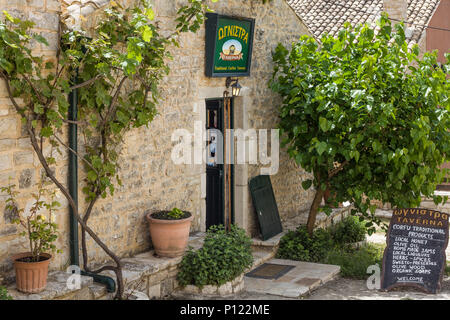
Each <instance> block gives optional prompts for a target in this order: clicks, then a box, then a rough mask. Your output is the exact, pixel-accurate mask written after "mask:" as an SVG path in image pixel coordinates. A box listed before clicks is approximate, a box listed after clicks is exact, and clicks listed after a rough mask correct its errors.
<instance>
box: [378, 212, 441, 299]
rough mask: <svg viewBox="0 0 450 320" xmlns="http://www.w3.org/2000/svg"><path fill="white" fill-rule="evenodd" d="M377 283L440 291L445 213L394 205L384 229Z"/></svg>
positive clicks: (385, 286)
mask: <svg viewBox="0 0 450 320" xmlns="http://www.w3.org/2000/svg"><path fill="white" fill-rule="evenodd" d="M386 242H387V247H386V249H385V251H384V257H383V271H382V278H381V287H382V289H384V290H390V289H392V288H395V287H400V286H410V287H415V288H417V289H419V290H422V291H425V292H427V293H437V292H439V291H440V288H441V282H442V277H443V274H444V269H445V265H446V257H445V249H446V248H447V243H448V214H446V213H443V212H439V211H434V210H429V209H419V208H415V209H395V210H394V212H393V214H392V218H391V222H390V224H389V230H388V233H387V239H386Z"/></svg>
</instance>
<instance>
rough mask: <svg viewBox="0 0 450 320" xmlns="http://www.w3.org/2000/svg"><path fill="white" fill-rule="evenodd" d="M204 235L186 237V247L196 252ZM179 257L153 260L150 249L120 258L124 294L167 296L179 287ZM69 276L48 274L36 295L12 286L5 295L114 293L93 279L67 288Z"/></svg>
mask: <svg viewBox="0 0 450 320" xmlns="http://www.w3.org/2000/svg"><path fill="white" fill-rule="evenodd" d="M203 239H204V233H196V234H193V235H191V236H190V237H189V242H188V246H190V247H192V248H194V249H198V248H200V247H201V246H202V245H203ZM181 260H182V257H176V258H161V257H156V256H155V252H154V251H153V250H151V251H147V252H144V253H141V254H138V255H136V256H134V257H132V258H124V259H122V260H121V261H122V263H123V269H122V273H123V280H124V285H125V290H124V291H125V292H127V291H130V292H133V291H137V292H141V291H144V292H145V293H146V294H147V295H148V296H149V297H150V298H160V297H162V296H165V295H169V294H170V293H171V292H172V291H173V290H175V289H176V288H177V287H178V283H177V281H176V274H177V273H178V264H179V263H180V262H181ZM101 274H103V275H107V276H110V277H112V278H113V279H116V276H115V273H114V272H112V271H105V272H102V273H101ZM70 276H71V274H69V273H66V272H63V271H52V272H49V275H48V279H47V288H46V289H45V290H44V291H42V292H40V293H36V294H25V293H21V292H19V291H17V290H16V286H15V284H14V285H11V286H10V287H9V288H8V292H9V293H10V294H11V296H12V297H13V299H14V300H60V299H62V300H67V299H73V300H104V299H107V300H110V299H113V297H114V293H108V292H107V290H106V287H105V286H104V285H101V284H97V283H94V282H93V278H91V277H88V276H81V287H80V289H69V288H68V287H67V279H68V278H69V277H70Z"/></svg>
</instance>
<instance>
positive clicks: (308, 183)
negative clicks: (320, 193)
mask: <svg viewBox="0 0 450 320" xmlns="http://www.w3.org/2000/svg"><path fill="white" fill-rule="evenodd" d="M311 185H312V180H305V181H303V182H302V187H303V189H305V190H308V189H309V188H310V187H311Z"/></svg>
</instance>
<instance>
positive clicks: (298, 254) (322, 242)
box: [277, 226, 334, 262]
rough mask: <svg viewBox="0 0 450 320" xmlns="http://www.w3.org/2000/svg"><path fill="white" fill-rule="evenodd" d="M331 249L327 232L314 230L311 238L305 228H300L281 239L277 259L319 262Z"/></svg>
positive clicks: (331, 245)
mask: <svg viewBox="0 0 450 320" xmlns="http://www.w3.org/2000/svg"><path fill="white" fill-rule="evenodd" d="M333 247H334V244H333V241H332V238H331V235H330V233H329V232H328V231H327V230H324V229H316V230H314V233H313V235H312V237H311V236H310V235H309V234H308V231H307V229H306V227H305V226H300V227H299V228H297V230H295V231H289V232H288V233H287V234H286V235H284V236H283V237H282V238H281V240H280V247H279V249H278V252H277V258H280V259H290V260H297V261H310V262H320V261H322V260H323V259H324V258H325V257H326V255H327V252H328V251H329V250H330V249H332V248H333Z"/></svg>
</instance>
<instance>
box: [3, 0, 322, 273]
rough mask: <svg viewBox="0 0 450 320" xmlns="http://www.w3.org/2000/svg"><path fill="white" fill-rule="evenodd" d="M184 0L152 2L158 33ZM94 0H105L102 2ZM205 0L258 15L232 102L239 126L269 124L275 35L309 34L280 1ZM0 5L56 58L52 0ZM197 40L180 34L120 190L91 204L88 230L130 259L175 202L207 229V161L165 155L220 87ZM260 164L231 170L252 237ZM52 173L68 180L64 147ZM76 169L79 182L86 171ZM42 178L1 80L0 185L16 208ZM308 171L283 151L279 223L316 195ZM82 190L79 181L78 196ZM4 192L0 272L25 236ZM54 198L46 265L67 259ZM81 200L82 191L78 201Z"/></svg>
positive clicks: (273, 111) (94, 250)
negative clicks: (249, 56)
mask: <svg viewBox="0 0 450 320" xmlns="http://www.w3.org/2000/svg"><path fill="white" fill-rule="evenodd" d="M85 2H87V1H82V3H85ZM186 2H187V1H184V0H180V1H175V0H174V1H167V0H155V1H154V10H155V13H156V17H155V19H156V20H157V21H159V26H160V27H161V28H162V30H163V31H164V32H169V31H170V30H173V29H174V27H175V24H176V23H175V22H174V18H175V16H176V11H177V8H179V7H180V6H181V5H183V4H185V3H186ZM99 3H101V4H108V1H99ZM174 3H175V4H176V5H174ZM210 4H211V7H212V8H213V9H214V10H215V12H217V13H221V14H227V15H237V16H245V17H251V18H254V19H256V30H255V38H254V48H253V61H252V67H251V76H250V77H245V78H241V79H240V83H241V85H242V86H243V87H244V88H243V90H242V92H243V96H242V97H240V98H239V99H240V100H238V101H240V102H239V104H240V106H241V107H240V112H239V113H238V114H237V116H236V117H238V118H237V123H238V125H240V127H241V128H244V129H247V128H253V129H272V128H276V125H277V106H278V105H279V104H280V99H279V97H278V96H276V95H275V94H274V93H272V91H271V90H270V89H269V88H268V81H269V78H270V76H271V73H272V62H271V61H272V59H271V51H272V50H273V49H274V48H275V47H276V45H277V44H278V43H279V42H282V43H284V44H285V45H289V44H291V43H292V42H293V41H295V40H297V39H298V38H299V36H300V35H302V34H309V32H308V30H307V28H306V27H305V25H304V24H303V23H302V22H301V21H300V20H299V18H298V17H297V16H296V14H295V13H294V12H293V11H292V9H291V8H290V7H289V6H288V5H287V3H286V2H285V1H284V0H273V1H272V2H271V3H270V5H268V4H266V5H264V4H262V2H260V1H243V0H227V1H222V0H220V1H218V2H217V3H210ZM0 7H1V8H3V9H5V10H7V11H8V12H10V14H12V15H13V16H18V17H20V18H22V19H30V20H32V21H34V22H35V23H36V26H35V30H36V31H37V32H39V33H41V34H42V35H43V36H44V37H45V38H47V39H48V42H49V43H50V46H49V47H43V46H41V45H35V46H34V47H33V50H34V51H35V52H40V53H42V54H43V55H45V56H46V57H47V58H48V59H54V56H55V53H56V48H57V41H58V36H57V30H58V16H59V11H60V3H59V2H58V1H57V0H41V1H34V0H27V1H26V0H14V1H12V0H0ZM91 11H92V10H91ZM100 11H101V10H100ZM100 11H99V10H97V11H95V12H94V13H93V14H92V16H90V17H89V19H87V20H88V23H95V21H97V20H96V19H101V14H100V13H99V12H100ZM86 12H87V11H86ZM204 39H205V29H204V27H203V28H201V30H199V31H198V32H197V33H196V34H183V35H182V36H181V37H180V39H179V40H180V44H181V45H180V48H172V49H171V53H172V55H173V56H174V59H173V60H172V61H169V62H168V63H169V66H170V68H171V72H170V74H169V75H168V76H167V77H166V78H165V79H164V81H163V83H161V85H160V89H161V92H162V98H161V102H160V104H159V106H158V111H159V115H158V116H157V117H156V118H155V120H154V121H153V122H152V123H151V124H150V126H149V127H148V128H140V129H136V130H133V131H131V132H129V134H127V136H126V137H125V140H124V144H123V146H122V150H121V160H120V163H121V164H122V165H121V168H120V176H121V179H122V181H123V186H122V187H118V188H117V190H116V193H115V195H114V196H113V197H108V198H106V199H103V200H101V201H99V202H98V203H97V204H96V208H95V210H94V212H93V214H92V217H91V219H90V221H89V225H90V226H91V227H92V228H93V230H94V231H95V232H97V233H98V234H99V236H100V238H101V239H102V240H103V241H104V242H105V243H106V244H107V245H108V246H109V247H110V248H111V249H112V250H113V251H114V252H116V253H117V254H118V255H119V256H122V257H126V256H130V255H133V254H136V253H139V252H143V251H146V250H148V249H149V248H150V246H151V244H150V239H149V233H148V230H147V225H146V221H145V214H146V213H147V212H151V211H154V210H155V211H156V210H164V209H171V208H173V207H178V208H181V209H184V210H188V211H190V212H192V213H193V214H194V215H195V219H194V221H193V225H192V229H191V231H199V230H204V228H205V225H204V217H205V210H206V209H205V195H204V190H203V187H202V179H204V176H205V175H204V172H205V166H204V165H175V164H174V163H173V162H172V161H171V158H170V155H171V150H172V148H173V145H174V143H173V142H172V141H171V134H172V131H173V130H175V129H178V128H185V129H187V130H189V131H190V132H193V130H194V128H193V123H194V121H205V99H206V98H220V97H221V96H222V92H223V91H224V90H225V79H224V78H207V77H205V76H204V63H205V57H204ZM64 138H65V139H66V138H67V137H64ZM80 167H82V166H80ZM259 169H260V166H258V165H248V166H247V165H245V166H244V165H242V166H241V165H237V166H236V170H237V171H236V177H238V176H239V177H240V178H239V179H238V180H239V181H238V183H237V185H236V194H237V195H238V196H237V197H236V208H235V212H236V217H238V218H237V219H236V222H237V223H238V224H240V225H241V226H243V227H244V228H245V229H246V230H247V231H248V233H249V234H251V235H252V236H255V235H257V234H258V229H257V224H256V220H255V213H254V211H253V207H252V204H251V197H250V194H249V191H248V185H247V183H248V179H250V178H251V177H253V176H255V175H257V174H259ZM80 170H81V169H80ZM55 172H56V176H57V177H58V178H59V179H60V180H61V181H64V182H65V181H67V178H66V177H67V152H65V153H63V155H61V156H58V157H57V166H56V167H55ZM79 175H80V177H79V179H80V181H82V179H83V172H80V173H79ZM41 176H42V169H41V167H40V165H39V162H38V160H37V157H36V156H35V155H34V153H33V150H32V149H31V145H30V143H29V140H28V137H27V136H26V134H25V133H24V129H23V128H22V125H21V122H20V118H19V116H18V115H17V114H16V113H15V111H14V110H13V108H12V105H11V104H10V102H9V100H8V98H7V93H6V89H5V86H4V83H3V82H1V81H0V185H1V186H4V185H6V184H8V181H9V179H10V178H11V182H12V183H14V184H16V185H17V186H18V187H19V189H20V192H21V195H20V198H19V203H20V205H21V206H23V207H25V208H29V207H30V205H31V203H32V198H31V193H32V192H33V191H35V190H36V186H35V185H36V182H37V181H38V180H39V179H40V177H41ZM307 177H309V176H308V174H307V173H305V172H304V171H303V170H302V169H301V168H299V167H298V166H297V165H296V164H295V163H294V161H292V160H291V159H289V158H288V156H287V154H286V152H285V151H284V150H280V164H279V171H278V173H277V174H276V175H274V176H272V177H271V179H272V184H273V188H274V192H275V197H276V200H277V203H278V208H279V211H280V215H281V218H282V220H286V219H288V218H291V217H294V216H298V215H301V214H306V212H307V210H308V208H309V205H310V203H311V201H312V198H313V194H312V192H313V191H308V192H305V191H304V190H303V189H302V187H301V182H302V181H303V180H304V179H306V178H307ZM81 187H82V186H81V183H80V191H79V194H80V195H81V194H82V192H81ZM5 199H6V197H5V195H4V194H0V273H6V272H8V271H10V270H11V268H12V262H11V261H10V259H9V257H10V256H11V255H12V254H14V253H16V252H20V251H24V250H26V246H25V245H26V242H25V238H24V237H20V236H19V235H18V232H19V231H18V229H17V227H16V226H15V225H13V224H11V215H12V213H11V212H9V211H8V210H5ZM58 200H59V201H60V202H61V203H62V204H63V208H62V209H61V210H59V212H58V215H57V218H56V219H57V220H56V222H57V223H58V225H59V228H60V231H61V234H60V237H59V240H58V243H57V245H58V247H59V248H60V249H62V250H63V253H62V254H58V255H56V256H55V258H54V259H53V261H52V263H51V266H50V267H51V269H53V270H55V269H62V270H64V269H65V267H67V266H68V264H69V250H68V249H69V244H68V236H69V234H68V233H69V218H68V210H67V203H66V201H65V200H64V198H63V196H62V195H60V196H59V199H58ZM84 205H85V204H84V201H83V199H82V198H81V199H80V206H81V208H82V207H83V206H84ZM88 248H89V252H88V255H89V258H90V261H93V262H98V263H101V262H104V260H105V259H106V255H105V254H104V253H103V251H102V250H101V249H100V248H99V247H98V246H96V245H95V243H94V242H93V241H92V239H90V238H88Z"/></svg>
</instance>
